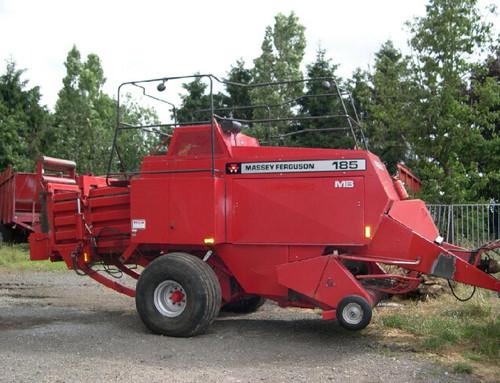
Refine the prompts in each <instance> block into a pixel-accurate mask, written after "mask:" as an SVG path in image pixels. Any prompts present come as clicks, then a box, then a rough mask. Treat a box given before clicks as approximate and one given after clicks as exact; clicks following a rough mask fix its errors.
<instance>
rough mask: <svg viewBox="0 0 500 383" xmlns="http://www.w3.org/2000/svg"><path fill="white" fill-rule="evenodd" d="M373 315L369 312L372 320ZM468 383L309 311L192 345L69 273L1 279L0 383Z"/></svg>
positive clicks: (267, 310)
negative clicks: (148, 325) (149, 325)
mask: <svg viewBox="0 0 500 383" xmlns="http://www.w3.org/2000/svg"><path fill="white" fill-rule="evenodd" d="M375 315H376V314H375ZM114 381H116V382H134V383H139V382H147V383H153V382H201V383H209V382H356V383H358V382H384V383H389V382H398V383H401V382H474V381H475V380H474V378H473V377H471V376H467V375H456V374H453V373H451V372H448V371H446V370H445V369H444V368H443V367H441V366H439V365H437V364H435V363H433V362H431V361H429V360H426V359H423V358H422V357H421V356H418V355H415V354H413V353H403V352H399V351H388V350H387V349H386V348H384V347H383V346H381V345H380V344H379V343H377V340H376V339H375V338H373V337H371V336H370V335H368V334H366V333H363V332H362V333H355V334H352V333H347V332H346V331H344V330H343V329H341V328H340V327H339V326H338V325H337V324H336V323H334V322H325V321H322V320H320V319H319V317H318V316H317V315H316V314H314V313H313V312H311V311H303V310H295V309H293V310H291V309H289V310H284V309H280V308H278V307H277V306H275V305H273V304H266V305H264V306H263V308H262V309H261V310H260V311H259V312H258V313H255V314H251V315H244V316H223V317H220V318H219V319H218V320H217V321H216V322H215V324H214V325H213V326H212V327H211V329H210V331H209V333H208V334H206V335H202V336H199V337H196V338H190V339H178V338H168V337H163V336H157V335H152V334H150V333H149V332H148V331H147V330H146V329H145V328H144V326H143V325H142V323H141V322H140V320H139V318H138V316H137V315H136V312H135V306H134V302H133V300H132V299H130V298H127V297H125V296H121V295H119V294H117V293H115V292H113V291H111V290H108V289H106V288H104V287H102V286H100V285H97V284H96V283H95V282H94V281H92V280H90V279H88V278H86V277H78V276H76V275H75V274H73V273H72V272H69V271H68V272H57V273H48V272H43V273H42V272H37V273H34V272H25V273H11V272H9V273H8V272H0V382H51V383H53V382H114Z"/></svg>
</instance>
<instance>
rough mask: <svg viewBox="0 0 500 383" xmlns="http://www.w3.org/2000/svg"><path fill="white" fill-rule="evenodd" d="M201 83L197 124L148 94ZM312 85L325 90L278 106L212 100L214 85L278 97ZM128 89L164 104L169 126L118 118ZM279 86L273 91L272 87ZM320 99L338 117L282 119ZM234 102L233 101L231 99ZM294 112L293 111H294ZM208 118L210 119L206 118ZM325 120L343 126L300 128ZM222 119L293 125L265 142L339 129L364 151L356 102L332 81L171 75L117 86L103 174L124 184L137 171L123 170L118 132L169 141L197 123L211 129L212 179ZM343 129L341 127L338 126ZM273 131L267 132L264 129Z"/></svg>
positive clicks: (362, 133)
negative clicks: (248, 114)
mask: <svg viewBox="0 0 500 383" xmlns="http://www.w3.org/2000/svg"><path fill="white" fill-rule="evenodd" d="M197 79H198V80H202V79H203V80H204V81H207V82H208V84H207V85H208V91H209V93H208V95H206V96H207V97H208V98H205V100H206V101H208V105H206V106H203V107H201V108H199V109H197V110H194V111H192V115H191V116H192V117H194V115H196V114H201V115H203V116H205V118H204V117H203V116H202V117H200V119H199V120H198V119H196V118H192V120H190V121H182V120H180V118H179V111H180V110H181V108H179V107H177V106H176V105H175V104H174V103H173V102H171V101H169V100H167V99H165V98H161V97H159V96H158V95H155V94H152V92H164V91H165V90H166V88H167V83H169V82H172V81H179V80H180V81H186V80H197ZM311 82H320V85H321V86H320V88H322V89H323V88H324V91H322V92H318V93H317V94H303V95H301V96H299V97H294V98H291V99H287V100H285V101H284V102H281V103H274V104H272V103H270V104H254V105H237V104H234V103H232V105H215V100H214V99H215V96H217V95H219V94H216V93H214V92H215V89H214V88H215V86H216V85H218V86H225V87H233V88H235V87H236V88H241V89H247V90H253V89H256V88H271V89H277V90H278V92H280V91H281V90H282V87H286V86H304V85H305V84H308V83H311ZM153 85H156V87H155V88H151V86H153ZM126 87H135V88H138V89H139V90H140V93H141V97H146V98H148V99H150V100H153V101H155V102H159V103H161V104H163V105H166V106H167V107H168V109H169V111H170V113H171V116H172V118H173V122H169V123H154V124H145V125H141V124H138V125H133V124H128V123H126V122H125V121H123V118H122V109H121V99H122V97H123V95H122V93H123V89H124V88H126ZM273 87H277V88H273ZM322 97H332V98H335V99H336V100H338V107H339V109H340V110H339V113H338V114H337V113H336V114H331V113H330V114H325V115H306V116H304V115H299V114H298V113H297V112H296V111H295V112H293V113H292V115H286V116H280V114H279V109H280V108H282V107H284V106H287V107H289V108H290V110H294V108H297V107H299V105H300V102H301V101H302V100H305V99H309V98H322ZM233 101H234V100H233ZM249 109H251V110H253V111H256V110H262V109H264V110H266V111H267V118H264V117H263V116H260V117H259V118H252V119H249V118H243V117H235V114H238V111H240V112H241V111H243V110H249ZM273 110H278V112H277V116H275V115H273V113H272V111H273ZM295 110H296V109H295ZM206 116H209V118H208V119H207V118H206ZM321 119H322V120H325V119H330V120H333V119H337V120H338V119H341V120H343V121H344V122H345V126H331V127H320V128H303V127H302V126H301V125H300V124H301V122H302V121H310V120H321ZM218 120H219V121H220V120H230V121H237V122H239V123H242V124H245V125H246V126H247V127H249V128H250V129H251V128H252V127H254V126H261V125H262V124H272V123H275V124H278V123H286V124H288V125H289V126H290V125H291V124H295V125H294V129H292V130H291V131H286V132H279V134H277V135H275V136H273V137H271V136H270V135H267V137H266V138H268V139H279V140H281V141H284V140H285V139H286V138H289V137H292V136H295V135H297V134H304V133H310V132H328V131H331V132H338V131H340V130H343V131H346V132H348V135H350V136H351V138H352V140H353V141H354V147H356V148H360V147H364V148H366V149H367V148H368V144H367V140H366V138H365V135H364V132H363V129H362V127H361V122H360V119H359V116H358V113H357V111H356V107H355V104H354V100H353V98H352V96H351V94H350V93H349V92H348V91H346V90H345V89H343V88H341V87H340V86H339V85H338V84H337V82H336V81H335V79H334V78H332V77H317V78H304V79H299V80H284V81H274V82H266V83H239V82H233V81H228V80H225V79H220V78H218V77H216V76H214V75H212V74H195V75H189V76H175V77H160V78H155V79H148V80H139V81H129V82H124V83H122V84H121V85H120V86H119V87H118V92H117V121H116V129H115V133H114V137H113V143H112V148H111V154H110V157H109V162H108V170H107V179H109V178H110V177H111V176H114V177H117V176H119V175H122V176H123V177H124V178H125V179H128V178H129V177H130V176H133V175H134V174H137V172H130V171H129V170H130V169H126V166H125V164H124V161H123V159H122V155H121V152H120V148H119V134H120V132H121V131H124V130H130V129H141V130H142V131H145V132H149V133H156V134H158V135H159V136H161V137H165V138H167V139H168V138H169V137H171V132H172V129H175V128H178V127H182V126H188V125H199V124H210V125H211V130H212V134H211V149H212V150H211V152H212V155H211V159H212V160H211V166H210V169H206V170H207V171H210V172H211V173H212V175H215V173H216V171H217V170H216V169H215V123H216V121H218ZM342 125H344V124H342ZM268 130H271V129H268ZM263 143H266V144H269V143H270V140H266V142H263ZM115 155H116V157H117V159H118V169H119V170H118V173H117V172H116V171H113V164H114V163H113V159H114V156H115Z"/></svg>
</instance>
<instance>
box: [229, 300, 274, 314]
mask: <svg viewBox="0 0 500 383" xmlns="http://www.w3.org/2000/svg"><path fill="white" fill-rule="evenodd" d="M265 301H266V300H265V299H264V298H262V297H259V296H257V295H250V296H247V297H244V298H241V299H238V300H236V301H233V302H229V303H227V304H225V305H224V306H222V309H221V311H225V312H229V313H237V314H250V313H254V312H256V311H257V310H258V309H259V308H260V307H261V306H262V305H263V304H264V302H265Z"/></svg>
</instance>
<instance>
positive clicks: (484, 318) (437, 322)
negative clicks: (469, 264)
mask: <svg viewBox="0 0 500 383" xmlns="http://www.w3.org/2000/svg"><path fill="white" fill-rule="evenodd" d="M460 288H461V289H462V291H460V290H459V293H462V294H461V295H464V296H466V295H467V292H468V291H470V290H469V288H468V287H463V288H462V287H460ZM377 311H378V313H377V315H376V316H374V319H375V320H374V325H375V326H374V331H377V336H382V337H385V338H387V339H390V340H391V341H394V342H396V343H399V344H401V345H405V346H411V348H412V349H414V350H415V351H419V352H426V353H432V354H435V355H438V356H440V357H442V358H443V359H445V360H447V361H448V362H451V363H452V364H451V366H452V368H453V370H454V371H456V372H461V373H467V374H469V373H472V372H473V371H474V372H477V373H482V372H483V371H484V370H485V368H486V367H487V368H488V369H489V370H490V371H492V375H491V376H490V378H491V379H492V380H493V381H495V380H497V381H498V379H499V378H500V369H499V368H498V367H497V363H498V360H500V341H499V340H500V315H499V314H500V305H499V301H498V297H497V296H496V294H495V293H493V292H489V291H486V290H478V291H477V293H476V295H475V296H474V297H473V298H472V299H471V300H470V301H468V302H459V301H457V300H455V299H454V298H453V297H452V296H451V295H444V296H441V297H439V298H436V299H431V300H429V301H427V302H407V303H405V304H404V305H402V307H398V308H390V309H384V308H381V309H379V310H377ZM394 334H396V336H394ZM483 367H484V368H483Z"/></svg>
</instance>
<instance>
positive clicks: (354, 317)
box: [342, 302, 363, 325]
mask: <svg viewBox="0 0 500 383" xmlns="http://www.w3.org/2000/svg"><path fill="white" fill-rule="evenodd" d="M342 318H343V319H344V320H345V321H346V322H347V323H349V324H352V325H356V324H358V323H360V322H361V321H362V320H363V308H362V307H361V306H360V305H359V304H357V303H354V302H351V303H348V304H347V305H346V306H345V307H344V310H342Z"/></svg>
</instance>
